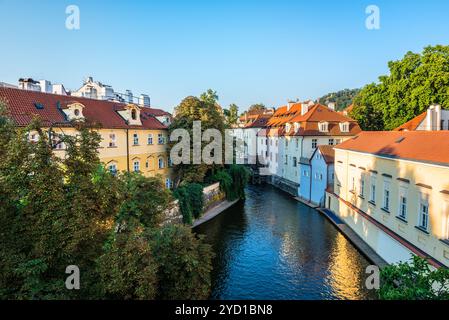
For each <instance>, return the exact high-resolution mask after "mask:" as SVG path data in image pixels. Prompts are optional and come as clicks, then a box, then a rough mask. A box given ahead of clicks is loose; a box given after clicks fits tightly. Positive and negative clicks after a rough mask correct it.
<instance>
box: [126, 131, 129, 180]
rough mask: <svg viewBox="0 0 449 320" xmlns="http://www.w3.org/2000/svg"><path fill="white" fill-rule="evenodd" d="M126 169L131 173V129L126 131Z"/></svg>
mask: <svg viewBox="0 0 449 320" xmlns="http://www.w3.org/2000/svg"><path fill="white" fill-rule="evenodd" d="M126 169H127V170H128V173H129V129H126Z"/></svg>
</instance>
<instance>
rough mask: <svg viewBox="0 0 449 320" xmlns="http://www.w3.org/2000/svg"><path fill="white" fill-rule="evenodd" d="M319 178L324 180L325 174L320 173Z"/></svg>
mask: <svg viewBox="0 0 449 320" xmlns="http://www.w3.org/2000/svg"><path fill="white" fill-rule="evenodd" d="M318 178H319V179H320V181H322V180H323V174H322V173H320V174H319V176H318Z"/></svg>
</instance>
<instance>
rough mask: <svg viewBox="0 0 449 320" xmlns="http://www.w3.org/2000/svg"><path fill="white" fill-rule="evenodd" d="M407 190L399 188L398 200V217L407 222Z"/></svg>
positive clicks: (402, 187)
mask: <svg viewBox="0 0 449 320" xmlns="http://www.w3.org/2000/svg"><path fill="white" fill-rule="evenodd" d="M407 195H408V190H407V188H406V187H405V186H399V199H398V217H399V218H401V219H403V220H407V217H408V199H407Z"/></svg>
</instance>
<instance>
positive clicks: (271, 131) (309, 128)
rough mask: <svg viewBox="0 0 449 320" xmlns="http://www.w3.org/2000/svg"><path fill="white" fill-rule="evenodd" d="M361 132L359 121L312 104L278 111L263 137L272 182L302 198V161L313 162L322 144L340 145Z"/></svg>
mask: <svg viewBox="0 0 449 320" xmlns="http://www.w3.org/2000/svg"><path fill="white" fill-rule="evenodd" d="M360 131H361V129H360V127H359V126H358V124H357V122H356V121H354V120H352V119H351V118H348V117H347V116H344V115H343V114H340V113H338V112H336V111H334V110H333V109H332V108H328V107H326V106H323V105H321V104H316V103H314V102H312V101H306V102H303V103H300V102H291V103H289V104H288V105H287V106H283V107H281V108H279V109H277V110H276V112H275V114H274V115H273V117H271V118H270V120H269V121H268V123H267V129H266V130H264V131H262V132H261V133H260V134H259V135H260V136H262V137H263V136H265V137H267V139H268V144H267V146H268V165H267V168H268V170H267V171H269V172H270V174H271V175H272V182H273V183H274V184H275V185H277V186H278V187H280V188H281V189H283V190H285V191H287V192H289V193H291V194H292V195H294V196H297V195H298V190H299V187H300V184H301V179H302V177H301V172H300V169H299V164H300V162H305V161H308V160H309V159H310V157H311V156H312V154H313V153H314V152H315V150H316V149H317V147H318V146H320V145H331V146H333V145H337V144H339V143H341V142H343V141H345V140H347V139H349V138H351V137H353V136H355V135H356V134H358V133H359V132H360Z"/></svg>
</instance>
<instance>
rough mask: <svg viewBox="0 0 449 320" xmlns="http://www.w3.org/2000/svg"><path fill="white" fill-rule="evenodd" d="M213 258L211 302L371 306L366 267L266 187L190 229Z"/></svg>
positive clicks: (344, 243)
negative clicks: (280, 301) (355, 302)
mask: <svg viewBox="0 0 449 320" xmlns="http://www.w3.org/2000/svg"><path fill="white" fill-rule="evenodd" d="M194 231H195V232H197V233H199V234H204V235H205V236H206V241H207V242H209V243H210V244H211V245H212V246H213V248H214V251H215V253H216V257H215V258H214V260H213V267H214V270H213V272H212V294H211V299H264V300H271V299H272V300H276V299H285V300H293V299H294V300H297V299H298V300H316V299H353V300H358V299H373V298H375V293H374V292H372V291H368V290H366V289H365V286H364V283H365V279H366V275H365V269H366V267H367V266H368V265H370V263H369V262H368V261H367V259H366V258H365V257H364V256H363V255H362V254H361V253H359V252H358V251H357V249H355V248H354V246H353V245H352V244H351V243H350V242H349V241H348V240H347V239H346V238H345V237H344V236H343V235H342V234H341V233H340V232H339V231H338V230H337V229H336V228H335V227H334V226H333V225H332V224H331V223H330V222H329V221H328V220H327V219H326V218H325V217H324V216H323V215H322V214H320V213H319V212H318V211H316V210H314V209H312V208H309V207H307V206H306V205H304V204H302V203H299V202H298V201H296V200H294V199H293V198H292V197H291V196H289V195H287V194H285V193H284V192H282V191H280V190H278V189H276V188H274V187H272V186H269V185H265V186H249V187H248V188H247V190H246V199H245V200H244V201H241V202H239V203H237V204H236V205H234V206H233V207H231V208H229V209H228V210H226V211H225V212H223V213H222V214H220V215H219V216H217V217H216V218H214V219H213V220H210V221H208V222H206V223H204V224H202V225H200V226H198V227H197V228H195V230H194Z"/></svg>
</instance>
